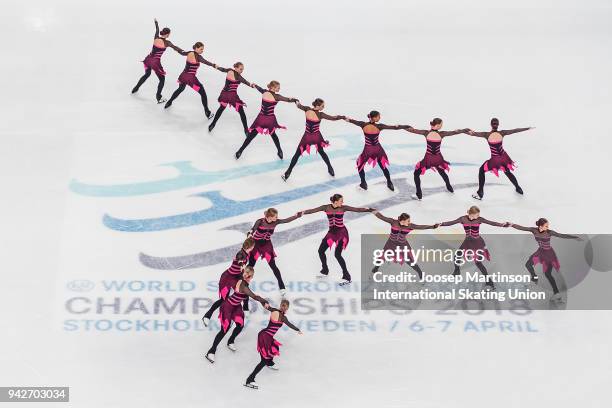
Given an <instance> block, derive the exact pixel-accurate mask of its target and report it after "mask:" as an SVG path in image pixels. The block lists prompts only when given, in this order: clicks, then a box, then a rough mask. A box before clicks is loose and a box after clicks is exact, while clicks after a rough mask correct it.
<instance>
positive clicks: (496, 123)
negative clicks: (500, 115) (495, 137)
mask: <svg viewBox="0 0 612 408" xmlns="http://www.w3.org/2000/svg"><path fill="white" fill-rule="evenodd" d="M498 127H499V119H497V118H493V119H491V129H493V130H495V131H497V128H498Z"/></svg>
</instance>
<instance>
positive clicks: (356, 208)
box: [342, 205, 374, 212]
mask: <svg viewBox="0 0 612 408" xmlns="http://www.w3.org/2000/svg"><path fill="white" fill-rule="evenodd" d="M342 208H344V211H352V212H372V211H374V208H369V207H368V208H365V207H351V206H350V205H343V206H342Z"/></svg>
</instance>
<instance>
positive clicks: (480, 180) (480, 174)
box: [476, 164, 485, 198]
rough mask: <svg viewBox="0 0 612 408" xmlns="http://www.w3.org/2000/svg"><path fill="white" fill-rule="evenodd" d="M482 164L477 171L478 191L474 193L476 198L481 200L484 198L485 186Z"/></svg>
mask: <svg viewBox="0 0 612 408" xmlns="http://www.w3.org/2000/svg"><path fill="white" fill-rule="evenodd" d="M484 166H485V165H484V164H483V165H482V166H480V169H478V191H477V192H476V194H478V197H480V198H482V197H483V196H484V185H485V169H484Z"/></svg>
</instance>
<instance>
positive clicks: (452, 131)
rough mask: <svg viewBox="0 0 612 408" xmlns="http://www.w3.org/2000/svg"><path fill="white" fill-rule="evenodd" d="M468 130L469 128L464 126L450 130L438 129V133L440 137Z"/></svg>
mask: <svg viewBox="0 0 612 408" xmlns="http://www.w3.org/2000/svg"><path fill="white" fill-rule="evenodd" d="M469 131H470V129H468V128H465V129H457V130H450V131H439V132H438V134H439V135H440V137H447V136H454V135H458V134H460V133H468V132H469Z"/></svg>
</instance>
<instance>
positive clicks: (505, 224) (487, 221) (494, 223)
mask: <svg viewBox="0 0 612 408" xmlns="http://www.w3.org/2000/svg"><path fill="white" fill-rule="evenodd" d="M480 222H482V223H483V224H488V225H492V226H494V227H509V226H510V223H509V222H497V221H489V220H487V219H486V218H484V217H480Z"/></svg>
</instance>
